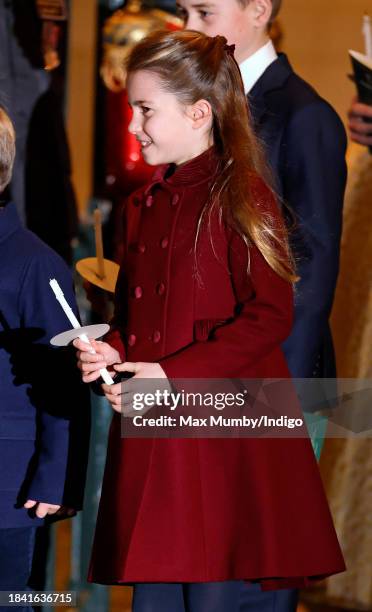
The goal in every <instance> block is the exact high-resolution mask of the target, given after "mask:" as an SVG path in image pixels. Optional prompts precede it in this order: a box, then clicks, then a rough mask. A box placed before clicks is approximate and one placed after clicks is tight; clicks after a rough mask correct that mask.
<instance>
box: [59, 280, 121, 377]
mask: <svg viewBox="0 0 372 612" xmlns="http://www.w3.org/2000/svg"><path fill="white" fill-rule="evenodd" d="M49 285H50V286H51V289H52V290H53V293H54V295H55V296H56V298H57V300H58V302H59V303H60V305H61V306H62V308H63V311H64V313H65V315H66V317H67V318H68V320H69V321H70V323H71V325H72V327H73V328H74V329H79V328H81V325H80V323H79V321H78V320H77V318H76V317H75V315H74V313H73V311H72V309H71V307H70V306H69V304H68V302H67V300H66V298H65V296H64V294H63V291H62V289H61V287H60V286H59V284H58V282H57V281H56V279H55V278H51V279H50V281H49ZM79 338H80V340H82V341H83V342H86V344H90V340H89V338H88V336H87V335H86V334H84V333H83V334H80V335H79ZM90 353H91V354H92V355H95V354H96V351H95V350H94V348H92V350H91V351H90ZM99 373H100V375H101V376H102V378H103V380H104V381H105V383H106V385H113V384H114V381H113V380H112V377H111V376H110V374H109V373H108V371H107V370H106V368H104V369H102V370H100V371H99Z"/></svg>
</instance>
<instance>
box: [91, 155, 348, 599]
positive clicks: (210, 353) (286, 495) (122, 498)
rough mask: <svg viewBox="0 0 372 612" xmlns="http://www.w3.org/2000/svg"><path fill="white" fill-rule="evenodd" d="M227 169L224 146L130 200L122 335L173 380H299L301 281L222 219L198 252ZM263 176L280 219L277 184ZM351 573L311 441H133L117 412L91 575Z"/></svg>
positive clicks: (287, 581) (125, 352) (165, 174)
mask: <svg viewBox="0 0 372 612" xmlns="http://www.w3.org/2000/svg"><path fill="white" fill-rule="evenodd" d="M216 167H217V157H216V153H215V151H214V149H213V148H212V149H210V150H209V151H207V152H205V153H203V154H202V155H201V156H199V157H197V158H195V159H193V160H191V161H190V162H188V163H186V164H185V165H184V166H182V167H180V168H178V169H177V171H176V172H174V173H173V174H171V175H170V174H169V170H170V169H169V168H160V169H159V170H158V171H157V172H156V173H155V175H154V178H153V180H152V182H151V183H150V184H149V185H148V186H147V187H145V188H143V189H142V190H140V191H139V192H136V194H134V195H133V197H131V199H130V200H129V201H128V204H127V207H126V211H125V224H126V231H125V236H126V244H125V249H124V251H125V255H124V262H123V265H122V268H121V272H120V275H119V280H118V284H117V290H116V312H115V317H114V320H113V329H112V331H111V334H110V336H109V338H108V340H109V341H110V342H111V344H112V345H115V346H116V347H117V348H118V349H119V350H120V352H121V355H122V357H123V359H126V360H129V361H148V362H160V364H161V365H162V367H163V369H164V371H165V373H166V374H167V376H168V377H169V378H227V377H243V378H255V377H288V376H289V373H288V368H287V365H286V362H285V359H284V357H283V354H282V351H281V348H280V344H281V342H283V340H284V339H285V338H286V337H287V336H288V334H289V332H290V329H291V324H292V308H293V304H292V288H291V285H290V284H289V283H288V282H286V281H284V280H283V279H282V278H280V277H279V276H278V275H277V274H276V273H275V272H274V271H273V270H272V269H271V268H270V267H269V266H268V264H267V263H266V262H265V260H264V259H263V257H262V256H261V254H260V253H259V251H258V250H257V249H256V248H255V247H252V246H251V247H250V248H249V251H250V253H249V259H250V268H249V274H248V273H247V258H248V254H247V246H246V244H245V243H244V241H243V240H242V239H240V238H239V237H238V235H237V234H235V233H234V232H232V231H227V230H226V229H224V227H223V225H221V224H219V223H218V221H217V217H216V219H213V218H211V223H210V225H209V224H208V222H207V223H206V226H205V227H204V229H202V230H201V231H200V233H199V239H198V241H197V244H196V246H195V236H196V230H197V225H198V219H199V217H200V213H201V210H202V208H203V206H204V204H205V203H206V201H207V199H208V195H209V192H210V188H211V183H212V182H213V176H214V174H215V172H216ZM250 180H252V181H253V183H252V186H253V189H254V191H255V195H256V200H257V206H259V207H262V208H264V209H265V211H266V213H267V212H270V214H271V215H272V216H273V217H274V218H276V219H277V222H278V224H280V223H281V220H280V218H279V213H278V208H277V205H276V202H275V200H274V199H273V197H272V195H271V192H270V191H269V190H268V189H267V187H266V186H265V185H264V184H263V183H262V182H261V181H260V179H258V178H255V179H253V177H252V178H251V179H250ZM211 237H212V240H211ZM309 517H310V521H309V520H308V518H309ZM343 569H344V563H343V558H342V554H341V552H340V548H339V545H338V542H337V537H336V534H335V531H334V528H333V523H332V519H331V516H330V513H329V509H328V505H327V501H326V497H325V494H324V491H323V488H322V484H321V480H320V476H319V472H318V468H317V465H316V461H315V458H314V454H313V451H312V448H311V444H310V442H309V440H308V439H242V438H239V439H155V438H154V439H123V438H121V428H120V415H118V414H115V415H114V417H113V421H112V426H111V430H110V435H109V445H108V455H107V463H106V468H105V475H104V483H103V489H102V498H101V503H100V509H99V515H98V522H97V528H96V534H95V541H94V547H93V554H92V560H91V567H90V572H89V579H90V580H91V581H95V582H99V583H104V584H107V583H125V582H127V583H134V582H213V581H223V580H235V579H246V580H262V581H263V582H264V588H278V587H279V588H280V587H290V586H304V585H306V584H307V582H308V581H309V580H310V579H312V578H315V577H320V576H325V575H328V574H332V573H335V572H339V571H342V570H343Z"/></svg>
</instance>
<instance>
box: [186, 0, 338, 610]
mask: <svg viewBox="0 0 372 612" xmlns="http://www.w3.org/2000/svg"><path fill="white" fill-rule="evenodd" d="M177 4H178V10H179V14H180V16H181V17H182V18H183V19H184V22H185V27H186V28H188V29H190V30H198V31H201V32H204V33H205V34H208V35H209V36H216V35H218V34H219V35H223V36H225V37H226V38H227V39H228V43H229V44H235V58H236V60H237V62H238V63H239V65H240V69H241V73H242V77H243V82H244V87H245V91H246V94H247V96H248V101H249V104H250V108H251V112H252V115H253V120H254V124H255V128H256V133H257V135H258V136H259V137H260V139H261V141H262V142H263V145H264V147H265V149H266V153H267V158H268V161H269V163H270V166H271V169H272V171H273V175H274V182H275V183H274V184H275V188H276V191H277V193H278V195H279V197H280V198H281V200H282V201H283V202H284V203H285V205H286V206H288V207H289V208H290V209H291V210H292V212H293V213H294V217H295V226H294V229H293V234H292V247H293V251H294V254H295V256H296V259H297V272H298V275H299V276H300V277H301V280H300V282H299V283H298V284H297V291H296V311H295V321H294V326H293V330H292V333H291V335H290V336H289V338H288V339H287V341H286V342H285V344H284V347H283V348H284V352H285V356H286V359H287V362H288V365H289V368H290V371H291V374H292V376H293V377H295V378H313V377H315V378H321V377H324V378H334V377H335V376H336V365H335V356H334V350H333V343H332V338H331V332H330V326H329V317H330V313H331V308H332V303H333V298H334V292H335V287H336V281H337V275H338V267H339V250H340V238H341V229H342V207H343V198H344V191H345V185H346V163H345V152H346V144H347V142H346V134H345V130H344V127H343V125H342V123H341V121H340V119H339V117H338V116H337V114H336V113H335V111H334V110H333V108H332V107H331V106H330V105H329V104H328V103H327V102H326V101H325V100H324V99H322V98H321V97H320V96H319V95H318V94H317V92H316V91H315V90H314V89H313V88H312V87H311V86H310V85H309V84H308V83H306V82H305V81H303V80H302V79H301V78H300V77H299V76H298V75H297V74H296V73H295V72H294V71H293V69H292V67H291V65H290V63H289V61H288V59H287V57H286V55H284V54H282V53H280V54H277V52H276V50H275V48H274V45H273V42H272V40H271V39H270V35H269V29H270V25H271V23H272V21H273V20H274V19H275V18H276V17H277V15H278V13H279V11H280V8H281V0H177ZM321 392H323V391H321ZM324 399H326V397H325V398H324ZM272 597H275V601H274V600H273V599H272ZM274 608H275V610H276V612H279V611H280V610H295V608H296V593H295V592H294V591H283V592H279V591H278V592H277V593H276V594H275V596H273V595H272V594H268V593H266V594H264V593H258V592H257V593H254V590H253V589H252V588H251V589H246V591H245V593H244V594H243V595H242V607H241V610H244V612H245V611H247V610H255V609H259V610H263V611H265V610H267V611H269V610H270V611H271V610H273V609H274Z"/></svg>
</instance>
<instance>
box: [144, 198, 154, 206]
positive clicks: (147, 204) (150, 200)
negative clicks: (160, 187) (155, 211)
mask: <svg viewBox="0 0 372 612" xmlns="http://www.w3.org/2000/svg"><path fill="white" fill-rule="evenodd" d="M153 202H154V198H153V197H152V195H149V196H147V198H146V206H147V208H150V206H152V205H153Z"/></svg>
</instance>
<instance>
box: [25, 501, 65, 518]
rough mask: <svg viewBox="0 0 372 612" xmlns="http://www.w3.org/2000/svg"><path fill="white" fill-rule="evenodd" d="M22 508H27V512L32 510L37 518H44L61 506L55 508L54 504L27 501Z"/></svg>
mask: <svg viewBox="0 0 372 612" xmlns="http://www.w3.org/2000/svg"><path fill="white" fill-rule="evenodd" d="M23 507H24V508H27V510H30V509H31V508H34V509H35V514H36V516H37V517H38V518H45V517H46V516H47V515H48V514H55V513H56V512H58V510H59V509H60V508H61V506H57V505H56V504H47V503H44V502H38V501H35V500H34V499H28V500H27V501H26V503H25V504H23Z"/></svg>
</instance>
